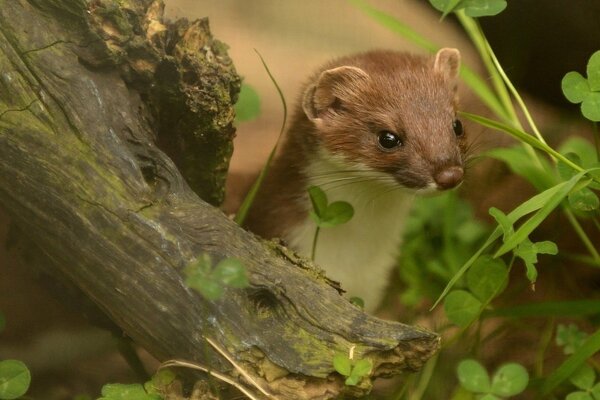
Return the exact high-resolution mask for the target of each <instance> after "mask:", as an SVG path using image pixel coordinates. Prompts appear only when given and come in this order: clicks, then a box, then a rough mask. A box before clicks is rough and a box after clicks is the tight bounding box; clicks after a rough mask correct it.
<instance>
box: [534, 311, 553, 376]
mask: <svg viewBox="0 0 600 400" xmlns="http://www.w3.org/2000/svg"><path fill="white" fill-rule="evenodd" d="M553 333H554V318H551V319H550V321H549V322H548V325H547V326H546V329H544V332H543V333H542V337H541V339H540V345H539V346H538V349H537V352H536V353H537V354H536V356H535V358H536V360H535V375H536V377H538V378H541V377H542V376H544V359H545V358H546V351H547V350H548V346H549V345H550V343H551V342H552V334H553Z"/></svg>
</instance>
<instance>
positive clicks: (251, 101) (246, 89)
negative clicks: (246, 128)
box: [235, 83, 260, 122]
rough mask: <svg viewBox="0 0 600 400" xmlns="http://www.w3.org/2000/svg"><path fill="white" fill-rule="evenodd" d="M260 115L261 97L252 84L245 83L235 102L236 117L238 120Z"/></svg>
mask: <svg viewBox="0 0 600 400" xmlns="http://www.w3.org/2000/svg"><path fill="white" fill-rule="evenodd" d="M259 115H260V97H259V96H258V93H257V92H256V90H255V89H254V88H253V87H252V86H250V85H248V84H246V83H243V84H242V88H241V89H240V94H239V97H238V100H237V102H236V103H235V119H236V120H237V121H238V122H243V121H250V120H253V119H255V118H256V117H258V116H259Z"/></svg>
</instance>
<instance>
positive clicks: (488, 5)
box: [463, 0, 507, 18]
mask: <svg viewBox="0 0 600 400" xmlns="http://www.w3.org/2000/svg"><path fill="white" fill-rule="evenodd" d="M463 3H464V8H465V14H467V15H468V16H469V17H473V18H478V17H488V16H493V15H498V14H500V13H501V12H502V11H504V9H505V8H506V6H507V4H506V0H464V1H463Z"/></svg>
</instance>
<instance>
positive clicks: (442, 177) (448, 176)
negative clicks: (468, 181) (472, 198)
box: [433, 166, 464, 190]
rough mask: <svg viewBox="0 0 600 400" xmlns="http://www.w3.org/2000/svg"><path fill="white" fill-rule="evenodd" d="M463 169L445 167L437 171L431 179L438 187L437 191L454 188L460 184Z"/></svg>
mask: <svg viewBox="0 0 600 400" xmlns="http://www.w3.org/2000/svg"><path fill="white" fill-rule="evenodd" d="M463 174H464V172H463V169H462V168H461V167H456V166H455V167H447V168H444V169H443V170H441V171H439V172H438V173H437V174H435V176H434V177H433V179H434V180H435V183H436V184H437V186H438V189H441V190H446V189H452V188H453V187H456V186H457V185H458V184H459V183H461V182H462V178H463Z"/></svg>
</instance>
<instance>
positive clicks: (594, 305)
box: [485, 300, 600, 354]
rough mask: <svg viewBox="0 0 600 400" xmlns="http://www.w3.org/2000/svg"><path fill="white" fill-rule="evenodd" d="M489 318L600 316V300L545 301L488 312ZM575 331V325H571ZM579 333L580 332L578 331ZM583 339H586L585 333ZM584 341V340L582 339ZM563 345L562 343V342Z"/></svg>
mask: <svg viewBox="0 0 600 400" xmlns="http://www.w3.org/2000/svg"><path fill="white" fill-rule="evenodd" d="M485 314H486V315H488V316H493V317H508V318H531V317H538V318H546V317H570V318H576V317H581V316H587V315H594V314H600V300H575V301H545V302H539V303H527V304H522V305H518V306H514V307H506V308H497V309H495V310H490V311H486V313H485ZM571 326H572V327H574V328H575V329H577V327H576V326H575V325H571ZM561 328H565V327H564V325H559V326H558V330H559V332H560V330H561ZM578 332H579V331H578ZM580 333H582V334H583V338H585V333H583V332H580ZM556 336H557V344H559V345H561V346H562V345H564V344H560V343H558V342H559V339H558V337H559V333H557V335H556ZM581 341H583V339H581ZM561 343H562V342H561ZM571 353H572V352H571ZM567 354H569V353H567Z"/></svg>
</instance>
